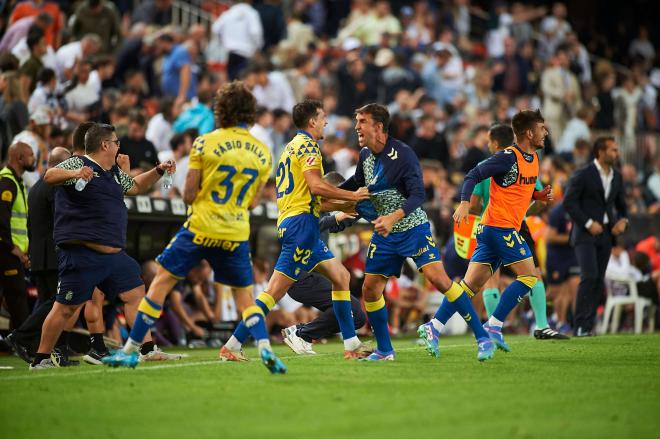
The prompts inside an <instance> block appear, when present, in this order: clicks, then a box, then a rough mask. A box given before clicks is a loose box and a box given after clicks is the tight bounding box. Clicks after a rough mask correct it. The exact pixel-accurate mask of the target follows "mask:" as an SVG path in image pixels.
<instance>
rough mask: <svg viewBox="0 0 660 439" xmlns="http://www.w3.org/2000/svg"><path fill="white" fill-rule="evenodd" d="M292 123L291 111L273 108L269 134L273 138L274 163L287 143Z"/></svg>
mask: <svg viewBox="0 0 660 439" xmlns="http://www.w3.org/2000/svg"><path fill="white" fill-rule="evenodd" d="M292 125H293V120H292V119H291V113H289V112H288V111H285V110H282V109H281V108H277V109H275V110H273V129H272V130H271V133H270V136H271V138H272V139H273V140H272V143H273V161H274V162H275V163H277V161H278V160H279V159H280V155H281V154H282V150H283V149H284V147H285V146H286V144H287V143H289V139H290V138H291V126H292Z"/></svg>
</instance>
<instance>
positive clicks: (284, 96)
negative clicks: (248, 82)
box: [252, 72, 296, 113]
mask: <svg viewBox="0 0 660 439" xmlns="http://www.w3.org/2000/svg"><path fill="white" fill-rule="evenodd" d="M252 94H253V95H254V97H255V98H256V99H257V104H259V105H262V106H264V107H266V108H268V109H269V110H271V111H272V110H276V109H278V108H280V109H282V110H284V111H287V112H289V113H291V111H292V110H293V106H294V105H295V103H296V100H295V98H294V97H293V90H291V84H289V81H288V80H287V79H286V75H285V74H284V73H282V72H270V73H269V74H268V84H266V86H265V87H262V86H260V85H257V86H256V87H254V90H252Z"/></svg>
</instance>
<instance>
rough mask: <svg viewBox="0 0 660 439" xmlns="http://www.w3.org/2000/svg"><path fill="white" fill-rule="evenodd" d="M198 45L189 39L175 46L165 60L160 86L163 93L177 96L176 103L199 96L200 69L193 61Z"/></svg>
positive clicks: (180, 103) (179, 103)
mask: <svg viewBox="0 0 660 439" xmlns="http://www.w3.org/2000/svg"><path fill="white" fill-rule="evenodd" d="M196 56H197V46H196V45H195V43H194V41H192V40H188V41H185V42H184V43H182V44H177V45H176V46H173V47H172V49H171V51H170V52H169V53H168V54H167V56H166V57H165V59H164V60H163V66H162V76H161V82H160V87H161V91H162V93H163V95H165V96H172V97H175V98H176V101H175V103H176V105H182V104H183V103H184V102H186V101H189V100H191V99H192V98H194V97H195V96H197V76H198V69H197V67H196V66H195V64H194V63H193V60H194V59H195V57H196Z"/></svg>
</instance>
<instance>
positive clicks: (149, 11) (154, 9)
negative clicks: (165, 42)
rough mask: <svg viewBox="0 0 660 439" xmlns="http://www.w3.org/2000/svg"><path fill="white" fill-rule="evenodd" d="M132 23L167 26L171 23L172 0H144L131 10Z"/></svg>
mask: <svg viewBox="0 0 660 439" xmlns="http://www.w3.org/2000/svg"><path fill="white" fill-rule="evenodd" d="M132 21H133V23H144V24H148V25H152V26H158V27H162V26H168V25H170V24H171V23H172V0H145V1H143V2H141V3H140V4H139V5H138V6H137V7H136V8H135V10H134V11H133V16H132Z"/></svg>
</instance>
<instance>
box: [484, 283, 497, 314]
mask: <svg viewBox="0 0 660 439" xmlns="http://www.w3.org/2000/svg"><path fill="white" fill-rule="evenodd" d="M483 297H484V307H486V314H488V317H490V316H492V315H493V311H495V308H497V304H498V303H499V301H500V290H498V289H497V288H486V289H485V290H484V294H483Z"/></svg>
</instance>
